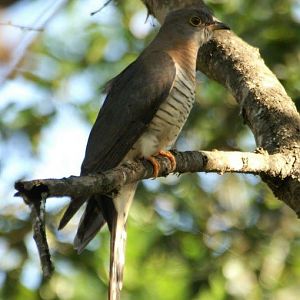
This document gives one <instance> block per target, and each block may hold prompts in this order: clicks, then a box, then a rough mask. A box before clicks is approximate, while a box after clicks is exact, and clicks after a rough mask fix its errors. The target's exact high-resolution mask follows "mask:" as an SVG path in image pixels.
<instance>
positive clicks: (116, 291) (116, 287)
mask: <svg viewBox="0 0 300 300" xmlns="http://www.w3.org/2000/svg"><path fill="white" fill-rule="evenodd" d="M114 221H115V222H114V224H113V226H112V231H111V240H110V272H109V297H108V299H109V300H119V299H120V294H121V289H122V285H123V270H124V264H125V247H126V235H127V234H126V220H125V219H124V217H123V215H118V216H117V217H116V218H115V219H114Z"/></svg>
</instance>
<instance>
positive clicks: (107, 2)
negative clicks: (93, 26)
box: [91, 0, 112, 16]
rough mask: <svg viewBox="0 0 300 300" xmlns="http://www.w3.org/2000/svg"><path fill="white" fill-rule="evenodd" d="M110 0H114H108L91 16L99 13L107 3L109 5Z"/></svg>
mask: <svg viewBox="0 0 300 300" xmlns="http://www.w3.org/2000/svg"><path fill="white" fill-rule="evenodd" d="M110 2H112V0H108V1H106V2H105V3H104V4H103V5H102V6H101V7H100V8H99V9H97V10H95V11H93V12H91V16H93V15H95V14H97V13H99V12H100V11H101V10H102V9H103V8H104V7H106V6H107V5H109V3H110Z"/></svg>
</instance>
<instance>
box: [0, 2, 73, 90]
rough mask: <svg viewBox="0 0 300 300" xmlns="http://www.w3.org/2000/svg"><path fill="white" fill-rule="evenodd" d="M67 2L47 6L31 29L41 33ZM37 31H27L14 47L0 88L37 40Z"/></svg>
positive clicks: (2, 74)
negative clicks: (37, 29) (36, 29)
mask: <svg viewBox="0 0 300 300" xmlns="http://www.w3.org/2000/svg"><path fill="white" fill-rule="evenodd" d="M67 1H68V0H57V1H55V2H54V4H53V2H51V4H50V6H49V5H47V7H45V10H44V11H43V12H42V13H41V15H40V16H39V17H38V18H37V19H36V20H35V22H34V23H33V25H32V26H30V27H31V28H39V29H40V30H39V31H42V30H43V28H44V27H45V26H46V24H47V23H48V22H49V21H50V20H51V19H52V17H53V16H54V15H55V14H56V13H57V11H59V9H60V8H61V7H63V6H64V5H65V4H66V3H67ZM39 31H35V32H33V31H28V32H26V34H25V35H24V36H23V38H22V39H21V41H20V43H19V45H18V47H16V49H15V51H14V52H13V54H12V58H11V60H10V62H9V63H8V64H7V66H6V67H5V68H4V70H3V71H2V72H1V73H0V86H1V85H2V84H3V83H4V82H5V81H6V79H7V78H9V77H10V76H11V75H12V74H13V72H14V71H15V69H16V67H17V66H18V65H19V63H20V62H21V60H22V59H23V57H24V56H25V53H26V51H27V49H28V48H29V47H30V45H31V44H32V43H33V42H34V40H35V39H36V38H37V36H38V34H39Z"/></svg>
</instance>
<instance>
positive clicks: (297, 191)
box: [143, 0, 300, 212]
mask: <svg viewBox="0 0 300 300" xmlns="http://www.w3.org/2000/svg"><path fill="white" fill-rule="evenodd" d="M143 2H144V4H145V5H146V6H147V8H148V10H149V12H150V13H151V14H153V15H154V16H155V17H157V19H158V20H159V21H160V22H163V20H164V18H165V16H166V14H167V13H168V12H169V11H171V10H174V9H179V8H182V7H188V6H189V7H190V6H193V7H203V6H204V4H203V1H199V0H185V1H179V0H166V1H159V0H143ZM229 25H230V24H229ZM233 30H234V29H233ZM197 68H198V69H199V70H201V71H202V72H203V73H205V74H206V75H208V76H209V77H211V78H213V79H214V80H216V81H218V82H219V83H221V84H222V85H224V86H225V87H227V88H228V89H229V90H230V91H231V92H232V94H233V95H234V97H235V99H236V100H237V102H238V104H239V105H240V111H241V112H242V116H243V118H244V121H245V123H246V124H247V125H248V126H249V127H250V129H251V130H252V132H253V134H254V137H255V140H256V143H257V146H258V147H262V148H263V149H265V150H267V151H268V152H269V153H271V154H275V153H282V154H284V155H286V156H287V157H288V158H289V163H288V165H291V164H292V165H293V172H291V173H290V174H289V176H287V177H284V178H281V177H280V176H279V177H276V178H274V177H270V176H268V175H266V174H262V178H263V180H264V181H265V182H266V183H267V184H268V185H269V187H270V188H271V189H272V191H273V192H274V194H275V195H276V196H277V197H278V198H279V199H281V200H283V201H284V202H285V203H286V204H288V205H289V206H290V207H291V208H292V209H294V210H295V211H296V212H299V211H300V116H299V114H298V112H297V110H296V107H295V105H294V103H293V101H292V100H291V98H290V97H289V96H288V95H287V94H286V92H285V90H284V88H283V86H282V85H281V84H280V82H279V81H278V79H277V78H276V76H275V75H274V74H273V73H272V72H271V71H270V69H269V68H268V67H267V66H266V65H265V63H264V61H263V59H262V58H261V56H260V54H259V51H258V49H256V48H253V47H252V46H250V45H248V44H247V43H245V42H244V41H243V40H241V39H240V38H239V37H237V36H236V35H235V34H234V33H233V32H232V31H231V32H229V31H222V32H219V33H217V34H216V36H215V38H214V40H212V41H211V42H210V43H208V44H207V45H205V46H203V47H202V48H201V49H200V51H199V54H198V62H197Z"/></svg>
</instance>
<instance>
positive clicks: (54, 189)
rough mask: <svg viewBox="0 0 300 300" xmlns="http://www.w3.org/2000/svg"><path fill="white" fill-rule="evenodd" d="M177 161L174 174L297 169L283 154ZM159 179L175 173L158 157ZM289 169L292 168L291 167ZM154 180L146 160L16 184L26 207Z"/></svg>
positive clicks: (186, 155) (191, 156)
mask: <svg viewBox="0 0 300 300" xmlns="http://www.w3.org/2000/svg"><path fill="white" fill-rule="evenodd" d="M172 153H173V155H174V156H175V159H176V169H175V170H174V173H177V174H182V173H188V172H217V173H219V174H224V173H226V172H236V173H248V174H256V175H261V174H264V175H266V176H269V177H280V178H283V179H284V178H285V177H286V176H288V175H289V174H290V172H291V170H292V168H293V166H292V165H291V164H289V160H288V159H287V157H286V156H284V155H282V154H279V153H278V154H273V155H269V154H268V153H267V152H264V151H262V152H261V153H259V152H258V153H247V152H233V151H232V152H224V151H188V152H177V151H172ZM157 160H158V163H159V165H160V173H159V176H167V175H168V174H170V172H172V171H171V164H170V161H169V160H168V159H167V158H165V157H161V156H158V157H157ZM287 166H288V167H287ZM151 177H153V167H152V164H151V163H150V162H148V161H146V160H138V161H136V162H128V163H126V164H124V165H121V166H119V167H117V168H114V169H112V170H109V171H106V172H103V173H100V174H95V175H90V176H70V177H68V178H62V179H38V180H32V181H19V182H16V184H15V188H16V189H17V190H18V193H17V194H16V196H22V197H23V198H24V200H25V202H26V203H31V202H32V199H34V201H35V202H36V199H38V198H41V195H42V194H47V197H62V196H70V197H78V196H81V197H89V196H91V195H94V194H105V193H109V192H117V191H118V190H119V189H120V187H122V186H123V185H125V184H128V183H133V182H137V181H139V180H142V179H147V178H151ZM298 213H300V212H298Z"/></svg>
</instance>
